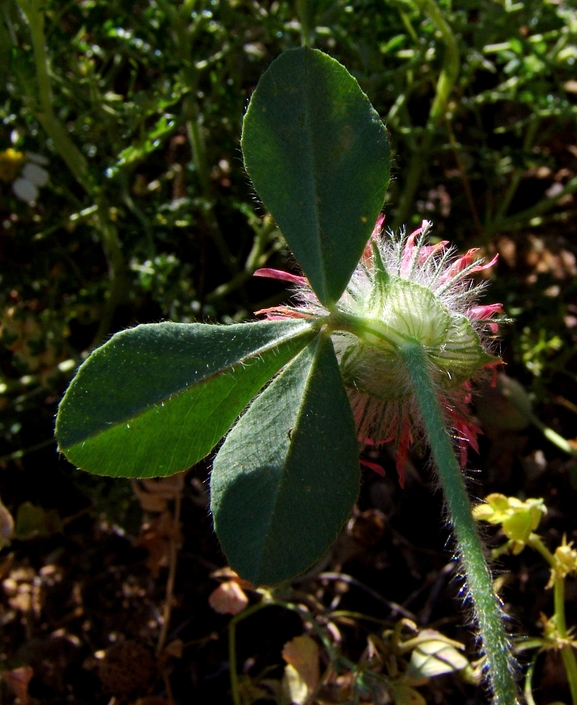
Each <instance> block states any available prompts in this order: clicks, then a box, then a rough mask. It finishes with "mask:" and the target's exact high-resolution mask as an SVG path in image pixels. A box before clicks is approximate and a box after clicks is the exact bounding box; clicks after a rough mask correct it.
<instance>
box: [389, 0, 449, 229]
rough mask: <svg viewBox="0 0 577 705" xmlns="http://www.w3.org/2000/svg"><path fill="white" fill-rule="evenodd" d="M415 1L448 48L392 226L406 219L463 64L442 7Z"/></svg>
mask: <svg viewBox="0 0 577 705" xmlns="http://www.w3.org/2000/svg"><path fill="white" fill-rule="evenodd" d="M414 3H415V5H416V6H417V7H418V8H419V10H420V11H421V12H422V13H423V14H425V15H427V17H428V18H429V19H430V20H431V22H432V23H433V24H434V25H435V27H436V28H437V29H438V30H439V32H440V33H441V36H442V39H443V44H444V45H445V51H444V54H443V67H442V69H441V73H440V74H439V78H438V80H437V86H436V90H435V99H434V100H433V105H432V106H431V110H430V112H429V117H428V119H427V126H426V132H425V134H424V135H423V139H422V141H421V144H420V145H419V146H418V148H417V150H415V151H414V152H413V154H412V155H411V160H410V162H409V168H408V170H407V176H406V179H405V183H404V184H403V192H402V195H401V198H400V201H399V209H398V211H397V215H396V218H395V221H394V222H393V230H396V229H397V228H398V227H399V226H400V225H402V224H403V223H405V221H406V220H407V217H408V215H409V211H410V209H411V206H412V205H413V200H414V198H415V194H416V192H417V189H418V188H419V183H420V180H421V174H422V172H423V168H424V166H425V164H426V162H427V159H428V156H429V153H430V151H431V147H432V145H433V137H434V132H435V129H436V128H437V125H438V124H439V122H440V121H441V119H442V117H443V115H444V114H445V111H446V106H447V102H448V100H449V96H450V95H451V91H452V90H453V86H454V85H455V82H456V80H457V78H458V76H459V66H460V58H459V47H458V45H457V39H456V38H455V35H454V34H453V32H452V30H451V27H450V26H449V24H448V23H447V21H446V20H445V18H444V16H443V13H442V12H441V10H440V9H439V8H438V7H437V5H436V4H435V2H433V0H414Z"/></svg>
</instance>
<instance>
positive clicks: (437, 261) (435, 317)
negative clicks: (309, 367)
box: [256, 217, 501, 485]
mask: <svg viewBox="0 0 577 705" xmlns="http://www.w3.org/2000/svg"><path fill="white" fill-rule="evenodd" d="M383 220H384V219H383V217H380V218H379V220H378V221H377V224H376V226H375V229H374V231H373V235H372V237H371V239H370V241H369V243H368V245H367V247H366V248H365V252H364V253H363V256H362V258H361V261H360V262H359V264H358V265H357V267H356V269H355V271H354V273H353V276H352V277H351V280H350V282H349V284H348V286H347V288H346V290H345V292H344V293H343V295H342V297H341V299H340V300H339V301H338V303H337V305H336V310H334V311H328V310H327V309H326V308H325V307H324V306H323V305H322V304H321V303H320V302H319V300H318V298H317V297H316V295H315V293H314V292H313V290H312V289H311V287H310V285H309V283H308V281H307V280H306V279H305V278H304V277H298V276H295V275H293V274H288V273H286V272H279V271H277V270H271V269H261V270H258V271H257V272H256V275H257V276H266V277H273V278H277V279H282V280H285V281H290V282H291V283H293V284H294V285H295V295H296V296H295V299H296V305H295V306H292V307H289V306H279V307H275V308H271V309H265V310H263V311H259V313H263V314H265V315H266V316H267V317H269V318H273V319H276V318H286V317H291V318H295V317H296V318H318V317H329V320H330V321H331V323H329V325H331V328H334V331H333V332H332V340H333V343H334V346H335V351H336V353H337V357H338V360H339V366H340V370H341V374H342V376H343V380H344V383H345V385H346V387H347V389H348V393H349V399H350V402H351V407H352V409H353V415H354V418H355V421H356V424H357V431H358V436H359V440H360V441H361V442H362V443H364V444H367V445H378V444H382V443H386V442H391V441H393V442H394V443H395V451H396V464H397V470H398V472H399V478H400V482H401V485H402V484H403V482H404V467H405V463H406V458H407V453H408V449H409V447H410V445H411V444H412V443H413V442H414V441H417V440H419V439H420V437H421V436H422V435H423V433H422V424H421V421H420V414H419V411H418V408H417V404H416V400H415V399H414V395H413V391H412V385H411V380H410V378H409V375H408V372H407V370H406V368H405V364H404V362H403V359H402V356H401V355H400V354H399V350H400V349H401V348H402V346H403V345H406V344H414V343H415V342H418V343H419V344H420V345H421V346H422V348H423V350H424V351H425V353H426V358H427V362H428V366H429V372H430V374H431V376H432V379H433V380H434V382H435V386H436V389H437V395H438V397H439V401H440V403H441V406H442V408H443V411H444V415H445V419H446V421H447V423H448V425H449V427H450V428H452V429H453V436H454V439H455V441H456V443H457V445H458V447H459V449H460V453H461V464H462V465H464V464H465V463H466V454H467V446H468V445H471V446H472V447H473V448H474V449H475V450H477V433H478V432H479V429H478V428H477V427H476V426H475V425H474V424H473V422H472V421H471V420H470V418H469V414H468V409H467V407H468V403H469V401H470V398H471V392H470V389H471V386H470V381H471V379H472V378H474V377H475V376H476V375H477V374H478V373H479V372H480V371H481V370H482V369H484V368H487V367H494V366H495V365H497V364H499V362H500V361H499V358H497V357H494V356H493V355H491V354H490V338H491V335H493V334H494V333H496V329H497V324H496V322H495V320H494V318H495V316H496V315H497V314H499V313H501V305H500V304H490V305H484V306H483V305H478V304H477V301H478V297H479V294H480V292H481V291H482V288H483V284H482V283H481V284H479V283H476V282H475V281H474V280H473V279H472V275H473V274H475V273H476V272H480V271H482V270H484V269H488V268H489V267H491V266H493V265H494V264H495V261H496V258H494V259H493V260H491V261H490V262H487V263H483V262H482V261H479V260H477V258H476V255H477V252H478V251H477V250H469V251H468V252H467V253H466V254H465V255H463V256H460V257H459V256H457V255H456V253H455V250H454V249H453V248H451V247H448V243H447V242H445V241H442V242H439V243H436V244H433V245H431V244H428V234H429V232H430V229H431V224H430V223H429V222H428V221H423V223H422V225H421V227H420V228H418V229H417V230H415V231H414V232H413V233H411V234H410V235H401V236H400V237H394V236H392V235H391V234H390V233H389V234H387V235H386V236H383V234H382V232H381V231H382V225H383ZM332 321H334V326H333V323H332Z"/></svg>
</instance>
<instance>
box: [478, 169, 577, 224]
mask: <svg viewBox="0 0 577 705" xmlns="http://www.w3.org/2000/svg"><path fill="white" fill-rule="evenodd" d="M576 191H577V176H574V177H573V178H572V179H570V180H569V181H568V182H567V183H566V184H565V186H564V187H563V188H562V189H561V191H559V193H557V194H555V196H551V197H550V198H543V199H541V200H540V201H539V202H538V203H536V204H535V205H534V206H531V208H526V209H525V210H524V211H520V212H519V213H514V214H513V215H510V216H509V217H508V218H504V219H503V220H494V221H493V222H492V223H490V224H489V225H488V229H489V231H490V232H491V233H494V232H498V231H503V230H514V229H515V228H520V227H521V226H523V225H525V224H526V223H527V221H530V220H532V219H533V218H537V217H539V216H541V215H543V213H546V212H547V211H549V210H551V209H552V208H554V207H555V206H556V205H558V203H559V201H560V200H561V199H562V198H563V196H567V195H568V194H573V193H575V192H576Z"/></svg>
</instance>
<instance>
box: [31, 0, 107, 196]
mask: <svg viewBox="0 0 577 705" xmlns="http://www.w3.org/2000/svg"><path fill="white" fill-rule="evenodd" d="M19 6H20V9H21V10H22V12H23V13H24V15H25V17H26V19H27V21H28V26H29V27H30V38H31V41H32V50H33V52H34V67H35V70H36V82H37V87H38V101H34V102H33V105H34V113H35V117H36V118H37V119H38V121H39V122H40V124H41V125H42V127H43V128H44V130H45V131H46V133H47V135H48V136H49V137H50V139H51V140H52V142H53V143H54V147H55V149H56V151H57V152H58V154H60V156H61V157H62V159H63V160H64V161H65V162H66V164H67V166H68V168H69V169H70V171H72V173H73V174H74V176H75V177H76V179H77V180H78V182H79V183H80V184H81V186H82V187H83V188H84V190H85V191H86V192H87V193H88V194H92V191H93V187H92V184H91V182H90V177H89V172H88V163H87V161H86V158H85V157H84V155H83V154H82V152H81V151H80V150H79V149H78V148H77V147H76V145H75V144H74V142H72V140H71V139H70V137H69V136H68V133H67V131H66V129H65V128H64V127H63V125H62V124H61V123H60V121H59V120H58V119H57V118H56V116H55V115H54V109H53V105H52V91H51V88H50V74H49V61H48V55H47V54H46V46H45V44H46V40H45V35H44V14H43V12H42V10H41V9H40V7H39V2H38V0H19Z"/></svg>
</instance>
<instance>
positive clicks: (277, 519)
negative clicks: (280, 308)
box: [211, 337, 360, 585]
mask: <svg viewBox="0 0 577 705" xmlns="http://www.w3.org/2000/svg"><path fill="white" fill-rule="evenodd" d="M359 482H360V470H359V459H358V445H357V440H356V433H355V425H354V422H353V418H352V413H351V409H350V406H349V402H348V398H347V395H346V392H345V390H344V387H343V384H342V381H341V377H340V373H339V369H338V364H337V360H336V357H335V354H334V350H333V347H332V343H331V341H330V339H327V338H321V337H319V338H317V339H316V340H315V341H313V342H312V343H311V344H310V345H309V346H308V347H307V348H305V350H303V351H302V352H301V353H300V355H299V356H298V357H297V358H296V359H295V360H294V361H293V362H292V363H291V364H290V365H289V366H287V368H286V369H285V370H283V372H282V373H281V374H280V375H279V376H278V377H277V378H276V379H275V380H274V381H273V382H272V383H271V384H270V386H269V387H267V388H266V389H265V390H264V392H263V393H262V394H261V395H260V396H259V397H258V398H257V399H256V400H255V401H254V402H253V403H252V405H251V406H250V408H249V409H248V411H247V412H246V413H245V415H244V416H243V417H242V418H241V419H240V421H239V422H238V423H237V424H236V426H235V427H234V428H233V429H232V431H231V432H230V434H229V435H228V437H227V439H226V441H225V442H224V444H223V446H222V448H221V449H220V451H219V453H218V455H217V457H216V459H215V462H214V468H213V471H212V477H211V508H212V512H213V516H214V523H215V529H216V532H217V535H218V538H219V540H220V542H221V545H222V548H223V550H224V552H225V554H226V556H227V558H228V560H229V562H230V565H231V566H232V567H233V568H234V569H235V570H236V571H237V572H238V573H239V574H240V575H241V576H242V577H243V578H245V579H246V580H250V581H251V582H252V583H254V584H255V585H270V584H274V583H278V582H281V581H282V580H287V579H289V578H292V577H294V576H295V575H297V574H299V573H301V572H302V571H304V570H306V569H307V568H308V567H309V566H310V565H311V564H312V563H314V562H315V561H316V560H318V559H319V558H320V557H321V556H322V555H323V553H324V552H325V551H326V550H327V549H328V548H329V546H330V545H331V544H332V543H333V542H334V540H335V539H336V537H337V534H338V532H339V530H340V529H341V527H342V525H343V523H344V522H345V521H346V519H347V517H348V516H349V515H350V512H351V510H352V507H353V504H354V502H355V500H356V498H357V495H358V492H359Z"/></svg>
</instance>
